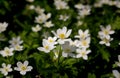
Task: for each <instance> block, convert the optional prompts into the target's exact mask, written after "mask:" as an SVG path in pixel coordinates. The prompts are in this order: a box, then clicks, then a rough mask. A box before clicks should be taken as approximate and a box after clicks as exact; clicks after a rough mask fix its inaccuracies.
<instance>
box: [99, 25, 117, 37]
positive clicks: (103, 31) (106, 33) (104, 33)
mask: <svg viewBox="0 0 120 78" xmlns="http://www.w3.org/2000/svg"><path fill="white" fill-rule="evenodd" d="M100 28H101V31H100V32H98V34H99V36H100V37H105V38H107V39H110V35H111V34H114V33H115V31H113V30H111V26H110V25H107V26H106V28H105V27H103V26H102V25H101V26H100Z"/></svg>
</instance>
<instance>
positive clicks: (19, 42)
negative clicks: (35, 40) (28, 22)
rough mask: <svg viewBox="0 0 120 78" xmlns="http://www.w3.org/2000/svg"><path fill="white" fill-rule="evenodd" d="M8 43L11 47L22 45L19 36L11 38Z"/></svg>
mask: <svg viewBox="0 0 120 78" xmlns="http://www.w3.org/2000/svg"><path fill="white" fill-rule="evenodd" d="M9 43H10V44H11V45H12V46H15V45H20V44H22V43H23V41H22V40H21V39H20V36H18V37H13V38H12V40H10V41H9Z"/></svg>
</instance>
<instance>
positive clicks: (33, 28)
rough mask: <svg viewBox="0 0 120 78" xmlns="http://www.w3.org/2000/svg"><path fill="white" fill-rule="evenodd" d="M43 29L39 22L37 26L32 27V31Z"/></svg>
mask: <svg viewBox="0 0 120 78" xmlns="http://www.w3.org/2000/svg"><path fill="white" fill-rule="evenodd" d="M41 29H42V27H40V25H39V24H37V25H36V26H35V27H32V31H33V32H38V31H40V30H41Z"/></svg>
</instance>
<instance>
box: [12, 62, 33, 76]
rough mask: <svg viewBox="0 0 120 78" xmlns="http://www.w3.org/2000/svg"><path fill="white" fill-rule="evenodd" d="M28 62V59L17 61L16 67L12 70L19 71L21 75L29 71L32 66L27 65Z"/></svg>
mask: <svg viewBox="0 0 120 78" xmlns="http://www.w3.org/2000/svg"><path fill="white" fill-rule="evenodd" d="M28 64H29V62H28V61H24V63H22V62H17V67H15V68H14V70H17V71H20V74H21V75H25V74H26V72H28V71H31V70H32V69H33V67H32V66H28Z"/></svg>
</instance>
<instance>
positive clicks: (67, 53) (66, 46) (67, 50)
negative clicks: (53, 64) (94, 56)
mask: <svg viewBox="0 0 120 78" xmlns="http://www.w3.org/2000/svg"><path fill="white" fill-rule="evenodd" d="M62 49H63V52H62V56H63V57H68V56H71V57H74V54H73V53H72V52H74V51H75V50H76V47H75V46H71V45H70V43H69V42H68V41H66V42H65V43H64V44H62Z"/></svg>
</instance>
